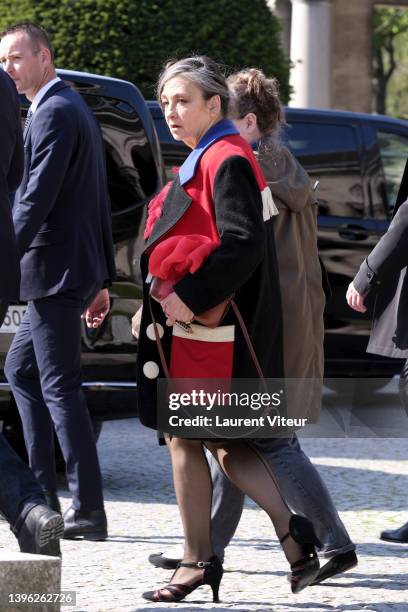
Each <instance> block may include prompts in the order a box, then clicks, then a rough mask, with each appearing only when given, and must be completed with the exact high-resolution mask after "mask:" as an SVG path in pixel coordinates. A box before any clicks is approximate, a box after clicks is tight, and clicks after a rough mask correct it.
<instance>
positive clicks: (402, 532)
mask: <svg viewBox="0 0 408 612" xmlns="http://www.w3.org/2000/svg"><path fill="white" fill-rule="evenodd" d="M380 538H381V540H385V541H386V542H400V543H401V544H406V543H407V542H408V523H405V525H402V527H400V528H399V529H387V530H386V531H382V532H381V535H380Z"/></svg>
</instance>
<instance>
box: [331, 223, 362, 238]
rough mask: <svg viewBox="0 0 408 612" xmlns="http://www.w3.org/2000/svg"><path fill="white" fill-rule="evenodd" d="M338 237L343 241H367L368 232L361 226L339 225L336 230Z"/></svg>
mask: <svg viewBox="0 0 408 612" xmlns="http://www.w3.org/2000/svg"><path fill="white" fill-rule="evenodd" d="M338 232H339V236H340V237H341V238H344V239H345V240H367V238H368V232H367V230H366V229H365V228H364V227H362V226H361V225H353V224H352V223H350V224H347V225H341V226H340V227H339V229H338Z"/></svg>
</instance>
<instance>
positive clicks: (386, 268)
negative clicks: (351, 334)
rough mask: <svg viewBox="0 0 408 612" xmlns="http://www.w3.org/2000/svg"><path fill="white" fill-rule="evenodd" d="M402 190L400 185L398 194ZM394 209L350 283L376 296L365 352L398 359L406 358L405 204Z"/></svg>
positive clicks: (407, 218)
mask: <svg viewBox="0 0 408 612" xmlns="http://www.w3.org/2000/svg"><path fill="white" fill-rule="evenodd" d="M404 176H405V177H407V173H405V175H404ZM406 188H407V186H406V184H404V181H403V183H402V185H401V189H400V193H401V192H402V191H404V190H405V191H406ZM396 209H397V212H396V213H395V216H394V218H393V220H392V222H391V225H390V227H389V229H388V231H387V233H386V234H384V236H383V237H382V238H381V240H380V241H379V242H378V244H377V245H376V247H375V248H374V249H373V250H372V251H371V253H370V255H369V256H368V257H367V259H366V260H365V261H364V262H363V263H362V264H361V267H360V270H359V272H358V273H357V275H356V277H355V278H354V281H353V282H354V286H355V288H356V289H357V291H358V292H359V293H361V294H362V295H364V296H366V295H368V294H369V293H373V292H375V293H376V294H377V296H376V301H375V306H374V317H373V328H372V331H371V336H370V341H369V344H368V347H367V350H368V352H370V353H376V354H378V355H386V356H387V357H396V358H402V357H408V317H407V314H408V276H407V265H408V248H407V245H408V200H407V201H405V202H403V203H400V202H399V201H398V200H397V206H396Z"/></svg>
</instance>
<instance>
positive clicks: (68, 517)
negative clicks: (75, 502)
mask: <svg viewBox="0 0 408 612" xmlns="http://www.w3.org/2000/svg"><path fill="white" fill-rule="evenodd" d="M107 537H108V524H107V520H106V514H105V510H92V511H91V512H82V511H80V510H75V509H74V508H72V506H71V508H68V510H67V511H66V512H65V514H64V538H65V539H66V540H75V539H77V538H81V539H83V540H92V541H94V542H98V541H99V540H105V539H106V538H107Z"/></svg>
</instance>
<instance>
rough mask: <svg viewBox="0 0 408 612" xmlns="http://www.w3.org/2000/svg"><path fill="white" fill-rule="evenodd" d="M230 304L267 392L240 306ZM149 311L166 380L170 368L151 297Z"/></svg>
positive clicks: (232, 301) (232, 302) (168, 376)
mask: <svg viewBox="0 0 408 612" xmlns="http://www.w3.org/2000/svg"><path fill="white" fill-rule="evenodd" d="M230 303H231V306H232V309H233V311H234V314H235V316H236V318H237V321H238V324H239V326H240V328H241V331H242V335H243V336H244V339H245V342H246V344H247V347H248V351H249V354H250V355H251V359H252V361H253V363H254V366H255V369H256V371H257V373H258V376H259V378H260V379H261V380H262V384H263V386H264V387H265V389H266V390H267V384H266V381H265V376H264V374H263V372H262V368H261V364H260V363H259V360H258V357H257V356H256V353H255V349H254V346H253V344H252V340H251V338H250V336H249V333H248V329H247V326H246V325H245V321H244V319H243V318H242V315H241V313H240V311H239V308H238V306H237V305H236V303H235V302H234V300H233V299H231V300H230ZM149 309H150V316H151V318H152V323H153V329H154V335H155V338H156V344H157V350H158V351H159V357H160V361H161V364H162V367H163V372H164V375H165V376H166V378H170V373H169V368H168V366H167V363H166V357H165V355H164V351H163V346H162V343H161V339H160V334H159V330H158V328H157V323H156V319H155V317H154V314H153V308H152V302H151V297H150V295H149Z"/></svg>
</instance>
